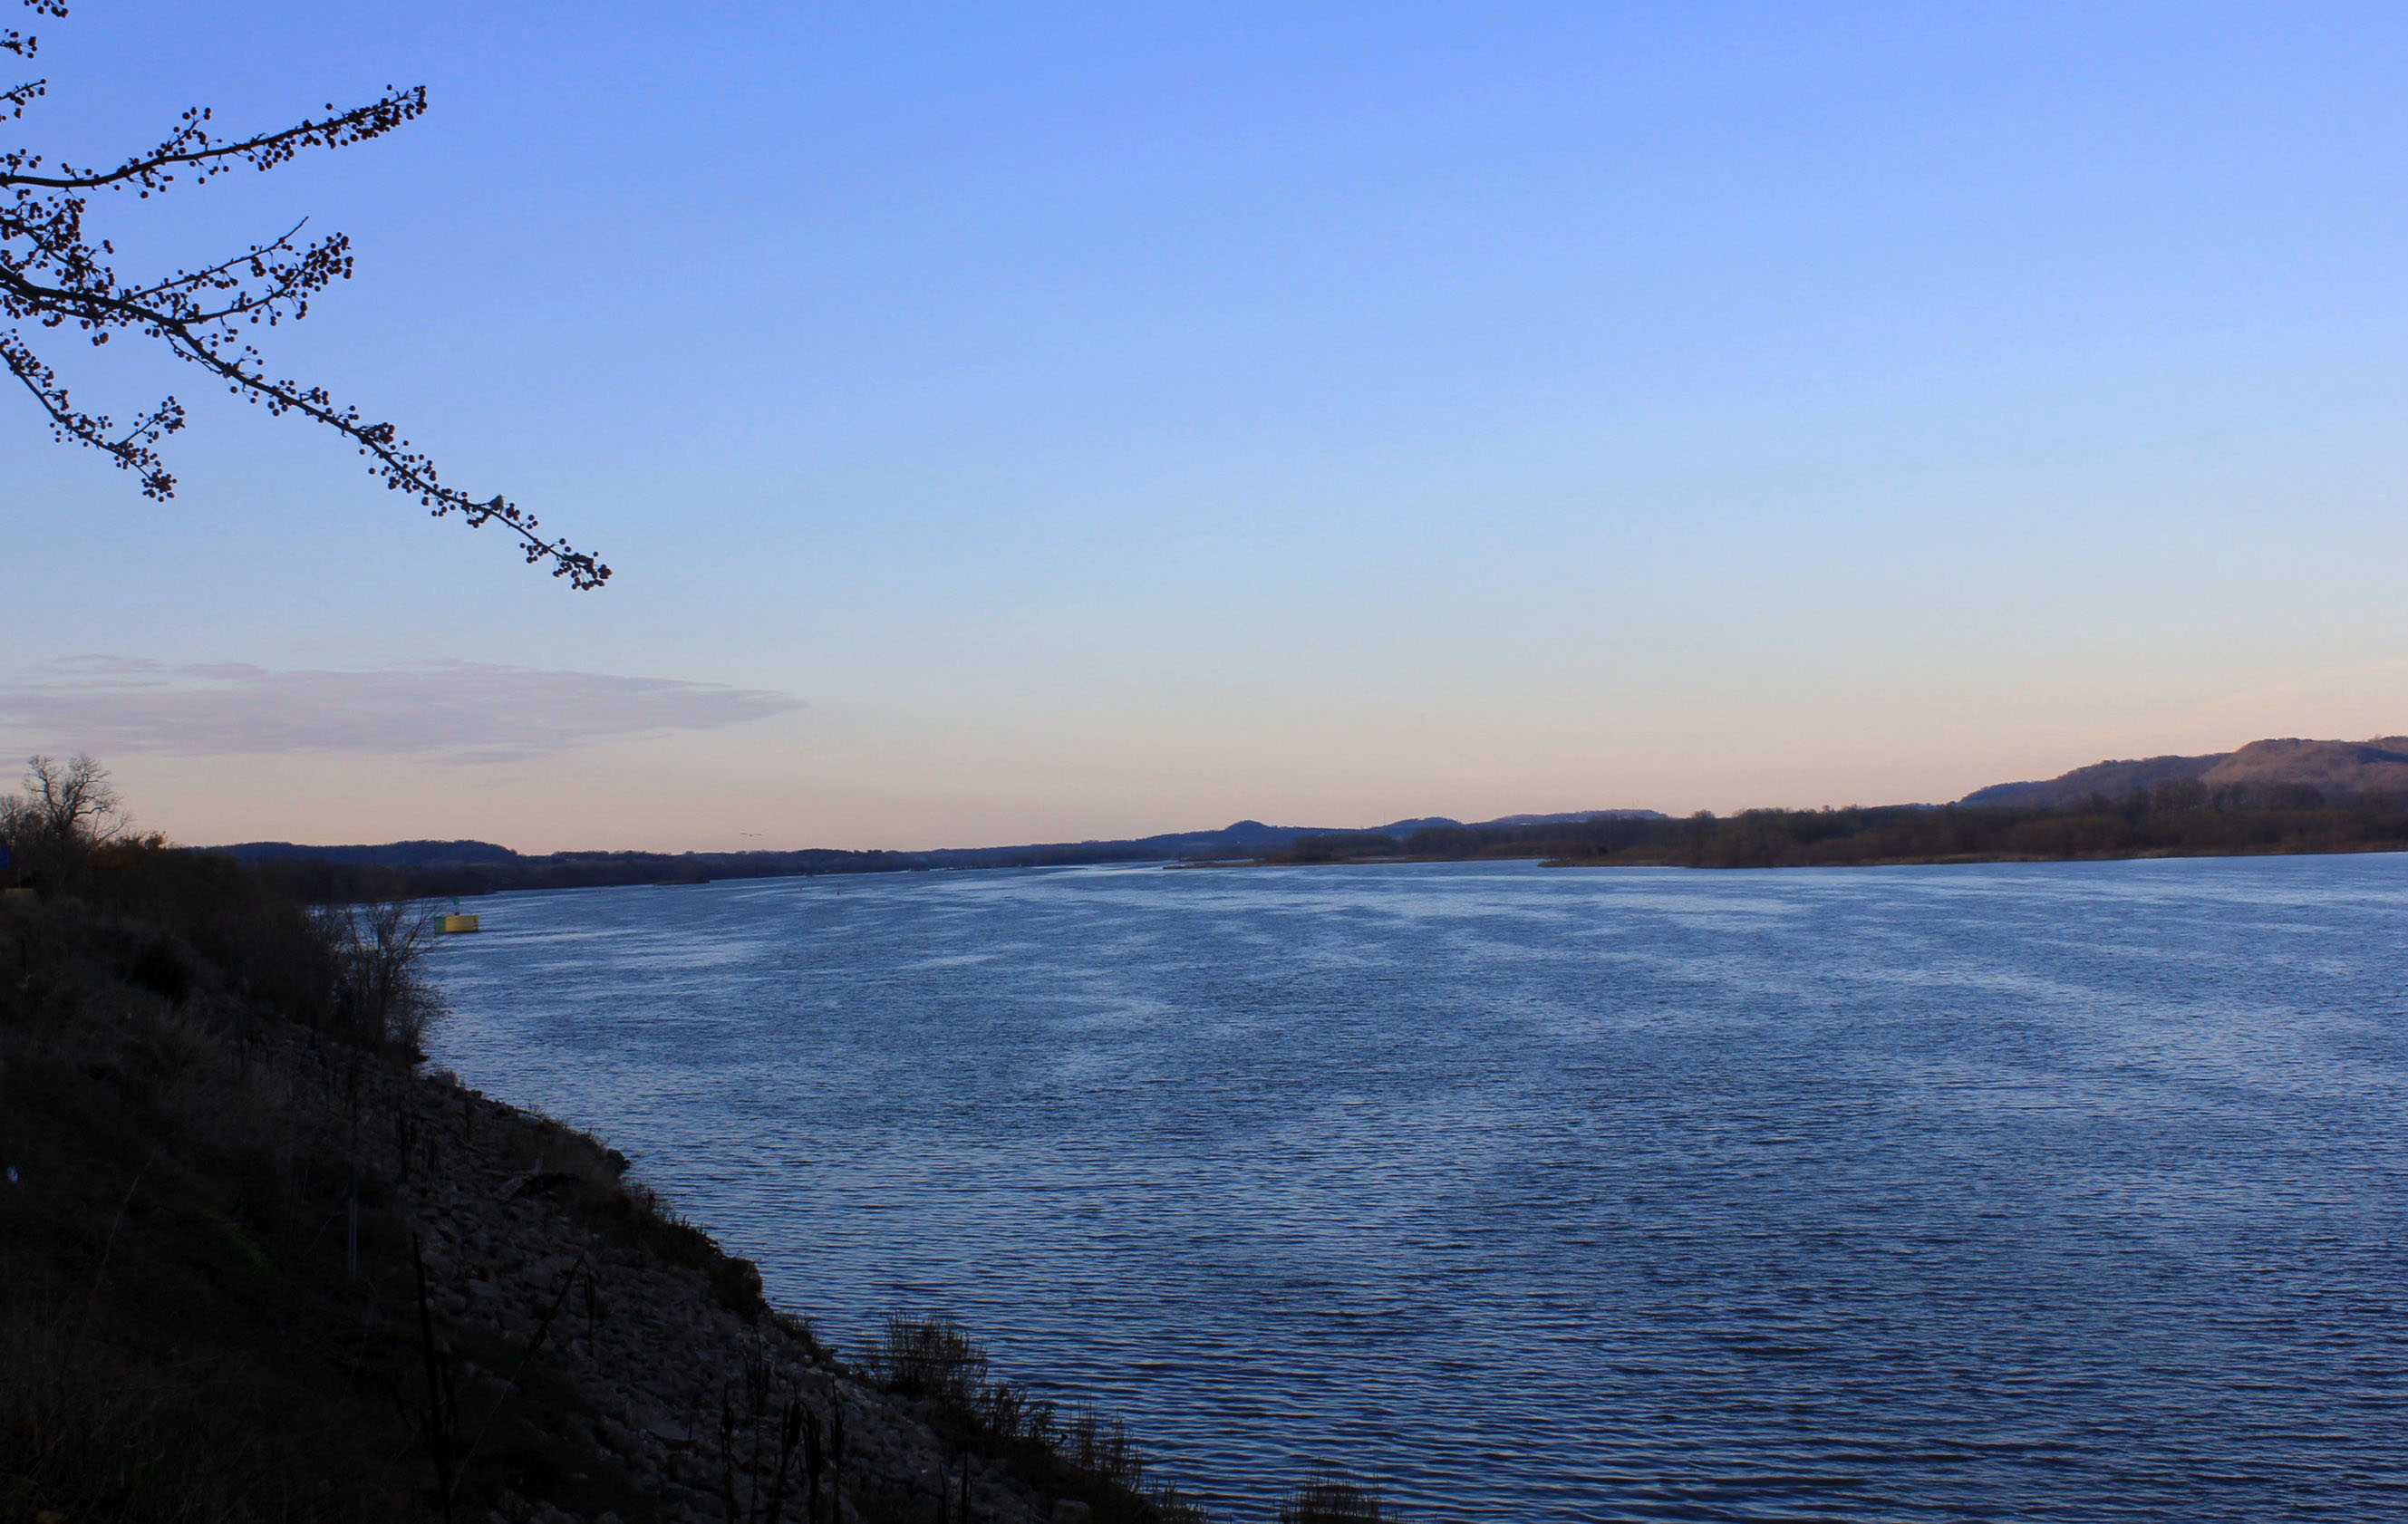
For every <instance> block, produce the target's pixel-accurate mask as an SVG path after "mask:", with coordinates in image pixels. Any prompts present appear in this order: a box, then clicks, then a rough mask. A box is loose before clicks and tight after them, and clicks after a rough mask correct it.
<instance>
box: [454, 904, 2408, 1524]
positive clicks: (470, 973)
mask: <svg viewBox="0 0 2408 1524" xmlns="http://www.w3.org/2000/svg"><path fill="white" fill-rule="evenodd" d="M479 908H480V912H481V913H482V915H483V919H484V922H485V925H486V927H487V928H488V930H487V932H486V933H485V934H483V935H482V936H480V937H475V938H466V937H464V938H456V939H452V940H451V941H449V942H447V943H445V944H444V945H443V947H441V949H440V951H439V955H438V960H437V965H438V966H437V975H438V977H439V978H440V979H441V981H442V983H443V985H444V987H445V990H446V992H447V994H448V995H449V997H450V999H451V1001H452V1006H453V1009H454V1012H455V1016H454V1018H453V1020H452V1024H451V1025H450V1026H449V1027H448V1028H447V1029H446V1030H445V1031H444V1032H443V1033H441V1035H440V1038H439V1040H438V1043H437V1047H438V1050H439V1051H438V1058H439V1060H440V1061H443V1062H445V1063H448V1064H450V1065H452V1067H454V1068H456V1069H457V1070H459V1072H460V1073H461V1074H462V1075H465V1076H466V1077H467V1078H469V1079H470V1080H471V1081H472V1082H473V1083H476V1084H479V1085H480V1086H482V1087H484V1088H487V1089H489V1090H495V1092H497V1093H500V1094H503V1095H507V1096H509V1097H511V1098H512V1099H515V1100H519V1101H522V1102H523V1103H525V1104H533V1105H536V1106H539V1107H541V1108H542V1109H544V1110H547V1111H550V1112H552V1113H553V1114H554V1115H556V1116H560V1117H562V1118H566V1119H568V1120H571V1121H574V1122H577V1123H580V1124H581V1125H586V1126H591V1127H594V1128H595V1129H596V1130H598V1131H601V1132H604V1133H606V1134H607V1135H609V1137H610V1138H611V1139H612V1140H613V1141H614V1142H615V1143H617V1144H618V1145H619V1146H620V1147H624V1148H625V1149H627V1151H628V1152H630V1153H631V1154H632V1155H633V1156H634V1157H635V1158H636V1160H637V1161H638V1171H639V1173H640V1174H642V1175H644V1176H645V1177H646V1178H648V1179H650V1180H652V1182H654V1183H655V1184H657V1185H660V1186H661V1187H663V1188H664V1189H667V1191H669V1192H670V1193H671V1194H672V1195H673V1196H674V1197H675V1198H676V1199H677V1201H678V1202H679V1204H681V1206H682V1207H684V1208H685V1209H687V1210H689V1211H690V1212H692V1213H693V1215H695V1217H696V1218H699V1219H700V1220H702V1221H703V1222H705V1223H706V1224H707V1225H709V1226H710V1228H711V1229H712V1230H713V1231H714V1232H718V1233H719V1234H720V1235H721V1236H722V1237H723V1238H724V1239H725V1240H727V1241H729V1242H731V1243H732V1244H734V1245H735V1246H738V1247H739V1248H740V1249H741V1250H743V1251H745V1252H750V1253H753V1254H756V1255H758V1256H759V1257H761V1258H762V1260H763V1261H764V1262H765V1268H766V1270H767V1274H768V1275H769V1278H770V1287H771V1290H772V1293H773V1294H774V1295H775V1296H777V1297H778V1298H779V1299H780V1300H781V1302H782V1303H786V1304H788V1305H790V1306H793V1307H795V1308H796V1309H798V1310H801V1311H804V1312H808V1313H810V1315H811V1316H813V1317H815V1318H816V1319H817V1320H818V1322H819V1323H820V1325H821V1326H822V1327H823V1328H824V1329H826V1330H827V1331H829V1332H831V1333H832V1334H833V1335H834V1336H835V1337H836V1338H837V1339H838V1340H839V1342H840V1343H847V1342H850V1343H856V1344H857V1343H858V1341H859V1340H860V1339H861V1338H862V1337H863V1336H865V1335H866V1334H867V1332H868V1331H869V1329H870V1328H872V1327H873V1326H874V1324H875V1320H876V1318H877V1317H878V1316H879V1315H881V1314H882V1313H883V1312H885V1311H887V1310H890V1309H907V1308H908V1309H912V1310H942V1311H947V1312H950V1313H952V1314H953V1315H954V1316H956V1317H960V1318H962V1319H963V1320H964V1321H965V1322H966V1323H968V1325H970V1326H971V1327H972V1328H973V1329H974V1330H976V1331H977V1332H980V1333H981V1335H982V1337H983V1338H984V1339H985V1340H986V1342H988V1344H989V1345H990V1346H992V1348H993V1350H994V1353H995V1356H996V1363H997V1364H998V1366H999V1367H1000V1368H1002V1369H1004V1370H1006V1371H1009V1372H1010V1373H1011V1374H1016V1375H1018V1376H1022V1377H1025V1378H1027V1379H1030V1380H1031V1381H1033V1382H1034V1383H1035V1384H1037V1385H1038V1386H1039V1387H1040V1388H1042V1389H1044V1390H1046V1391H1047V1392H1048V1393H1049V1394H1051V1395H1054V1396H1055V1397H1057V1398H1059V1399H1061V1400H1063V1401H1065V1402H1067V1403H1079V1404H1086V1403H1092V1404H1094V1405H1096V1406H1097V1407H1100V1408H1102V1409H1104V1410H1106V1411H1108V1412H1113V1413H1117V1414H1120V1415H1122V1416H1125V1417H1127V1418H1128V1419H1129V1420H1130V1422H1131V1425H1132V1427H1133V1428H1134V1429H1135V1430H1136V1431H1138V1433H1139V1434H1140V1437H1141V1439H1142V1440H1143V1442H1144V1443H1145V1444H1146V1445H1147V1446H1148V1448H1149V1450H1150V1452H1151V1453H1153V1454H1154V1455H1155V1456H1156V1457H1157V1458H1159V1460H1160V1462H1161V1464H1162V1466H1163V1468H1164V1469H1165V1470H1166V1471H1167V1472H1168V1473H1169V1474H1173V1475H1175V1476H1176V1477H1177V1478H1179V1479H1180V1480H1181V1481H1182V1482H1183V1485H1186V1486H1188V1487H1189V1488H1190V1489H1191V1490H1194V1491H1197V1492H1198V1493H1200V1494H1202V1495H1203V1497H1204V1498H1205V1499H1206V1501H1207V1502H1208V1503H1211V1504H1212V1505H1213V1507H1214V1510H1215V1512H1216V1514H1218V1515H1221V1516H1224V1517H1238V1518H1249V1517H1268V1516H1269V1504H1270V1503H1271V1501H1272V1500H1274V1499H1275V1498H1276V1497H1277V1496H1278V1495H1279V1494H1280V1492H1282V1491H1283V1489H1284V1488H1286V1487H1288V1486H1289V1485H1292V1484H1293V1483H1294V1482H1295V1481H1297V1480H1298V1479H1300V1478H1302V1477H1303V1476H1305V1475H1307V1474H1312V1473H1314V1472H1317V1471H1320V1470H1323V1469H1326V1468H1330V1467H1336V1468H1340V1469H1342V1470H1345V1471H1348V1472H1352V1473H1355V1474H1368V1475H1372V1476H1376V1477H1379V1478H1381V1479H1382V1480H1383V1485H1384V1487H1385V1488H1386V1490H1388V1491H1389V1492H1390V1493H1391V1495H1392V1496H1394V1497H1396V1498H1398V1499H1399V1500H1401V1501H1402V1502H1404V1503H1407V1504H1408V1505H1409V1506H1411V1507H1412V1509H1414V1510H1415V1511H1416V1512H1418V1513H1420V1514H1421V1515H1422V1516H1423V1517H1481V1518H1491V1519H1508V1518H1512V1519H1533V1520H1537V1519H1547V1520H1555V1519H1728V1520H1747V1521H1758V1520H1774V1519H1779V1520H1806V1519H1848V1520H1865V1519H1883V1520H1941V1519H1984V1518H1999V1519H2015V1520H2069V1521H2071V1520H2110V1519H2123V1518H2131V1519H2153V1520H2155V1519H2170V1518H2180V1519H2186V1520H2202V1521H2207V1520H2236V1521H2238V1520H2258V1519H2267V1518H2276V1517H2280V1518H2296V1519H2322V1518H2330V1519H2350V1520H2365V1519H2372V1518H2377V1517H2403V1515H2408V1495H2403V1490H2408V1488H2403V1482H2402V1478H2403V1476H2408V1440H2403V1437H2402V1436H2403V1433H2404V1432H2408V1430H2404V1429H2403V1419H2408V1233H2403V1232H2402V1230H2403V1228H2408V1207H2403V1205H2402V1203H2403V1202H2408V1195H2403V1189H2402V1188H2403V1186H2408V1126H2403V1123H2408V1100H2403V1096H2408V1090H2403V1087H2402V1083H2401V1082H2402V1080H2403V1078H2408V979H2403V977H2402V976H2403V973H2408V970H2403V968H2402V962H2403V958H2402V949H2403V946H2408V944H2403V939H2402V933H2403V931H2408V859H2403V858H2374V857H2366V858H2329V859H2271V860H2258V861H2248V862H2151V863H2112V864H2087V865H2057V866H1991V867H1980V868H1945V869H1909V870H1868V871H1841V872H1812V873H1776V874H1747V875H1711V874H1684V873H1677V872H1670V871H1662V872H1657V871H1643V870H1642V871H1618V872H1603V873H1581V872H1542V871H1540V870H1537V869H1534V868H1531V867H1528V866H1527V865H1521V864H1506V865H1434V866H1404V867H1382V868H1373V869H1329V870H1312V871H1297V872H1236V871H1233V872H1221V873H1163V872H1159V871H1154V870H1130V869H1099V870H1098V869H1087V870H1068V871H1062V870H1055V871H1042V872H1028V873H984V874H958V875H955V874H943V875H911V876H886V877H878V878H828V879H812V880H784V881H777V882H757V883H748V884H725V885H710V886H701V887H688V888H678V889H630V890H581V891H576V892H571V893H557V894H527V895H509V896H502V897H497V898H495V899H493V900H490V901H486V902H483V903H482V904H480V907H479Z"/></svg>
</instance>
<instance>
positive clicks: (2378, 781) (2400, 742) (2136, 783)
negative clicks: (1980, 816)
mask: <svg viewBox="0 0 2408 1524" xmlns="http://www.w3.org/2000/svg"><path fill="white" fill-rule="evenodd" d="M2184 778H2196V779H2198V780H2199V782H2200V784H2201V785H2203V786H2204V787H2205V788H2207V789H2208V790H2210V791H2211V792H2214V791H2217V790H2243V791H2252V792H2256V793H2259V794H2264V795H2272V794H2273V793H2274V792H2275V791H2277V790H2291V791H2295V792H2296V791H2297V790H2306V789H2313V790H2315V791H2316V792H2317V793H2319V794H2321V795H2323V796H2324V797H2325V798H2327V799H2334V800H2339V799H2357V798H2363V797H2365V796H2367V795H2369V794H2391V795H2400V796H2408V735H2385V736H2377V737H2375V738H2374V739H2373V740H2371V741H2302V740H2297V739H2289V738H2286V739H2281V740H2270V741H2252V742H2250V743H2249V744H2248V745H2247V746H2244V747H2243V748H2240V749H2239V750H2237V751H2217V752H2212V753H2210V754H2208V755H2206V756H2202V757H2147V758H2143V759H2141V760H2139V761H2135V762H2093V763H2091V764H2090V765H2089V766H2087V767H2077V768H2075V769H2074V770H2073V771H2072V772H2071V773H2065V774H2061V775H2059V776H2057V777H2053V778H2043V779H2041V780H2039V781H2037V782H2031V783H1994V784H1992V785H1990V786H1989V787H1988V788H1986V789H1976V790H1973V791H1972V792H1971V793H1969V794H1967V795H1966V796H1965V797H1964V798H1963V799H1962V800H1960V801H1959V803H1960V804H1965V805H1992V806H2001V807H2010V806H2011V807H2014V808H2021V809H2058V808H2062V807H2064V806H2065V805H2075V804H2079V803H2081V802H2082V801H2083V800H2085V799H2087V798H2089V797H2090V796H2092V795H2093V794H2098V795H2100V796H2103V797H2105V798H2107V799H2111V800H2114V799H2127V798H2129V797H2131V796H2132V795H2134V794H2137V793H2146V792H2147V791H2148V790H2150V789H2152V788H2154V787H2155V786H2157V784H2159V783H2163V782H2167V781H2170V780H2176V779H2184Z"/></svg>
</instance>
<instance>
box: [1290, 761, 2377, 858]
mask: <svg viewBox="0 0 2408 1524" xmlns="http://www.w3.org/2000/svg"><path fill="white" fill-rule="evenodd" d="M2400 850H2408V807H2403V806H2402V804H2401V801H2399V800H2397V799H2394V798H2391V797H2389V796H2386V795H2382V794H2368V795H2362V796H2348V797H2340V798H2336V797H2330V796H2329V795H2327V794H2326V793H2325V792H2323V791H2322V790H2317V789H2314V788H2308V787H2304V786H2300V785H2283V786H2278V787H2273V788H2259V787H2244V788H2232V789H2220V790H2211V789H2209V788H2208V787H2207V786H2206V785H2204V784H2202V783H2201V782H2200V781H2199V780H2198V779H2196V778H2174V779H2168V780H2166V781H2163V782H2160V783H2158V784H2157V785H2156V786H2154V787H2152V788H2150V789H2148V790H2144V791H2142V792H2137V793H2133V794H2130V795H2128V796H2126V797H2123V798H2120V799H2110V798H2107V797H2105V796H2103V795H2096V794H2094V795H2092V796H2091V797H2089V798H2087V799H2085V800H2082V801H2080V802H2079V803H2076V804H2073V805H2065V806H2062V807H2058V808H1999V807H1980V806H1966V805H1937V806H1934V805H1881V806H1874V807H1860V806H1849V807H1847V808H1841V809H1811V810H1802V809H1800V810H1790V809H1757V810H1748V811H1745V812H1743V813H1742V814H1738V815H1731V816H1716V815H1714V814H1713V813H1712V812H1711V811H1701V812H1699V814H1696V815H1693V816H1690V817H1688V818H1687V819H1590V820H1578V821H1570V822H1563V823H1546V824H1540V825H1526V826H1441V827H1433V828H1430V829H1427V830H1423V831H1416V832H1413V833H1410V834H1408V835H1405V836H1402V837H1398V836H1391V835H1386V834H1383V833H1378V832H1360V833H1357V832H1346V833H1334V834H1328V835H1320V836H1308V837H1306V838H1304V839H1303V840H1301V841H1298V842H1296V843H1294V844H1293V845H1292V846H1290V847H1287V848H1286V849H1285V850H1283V851H1280V852H1276V853H1272V854H1269V855H1268V856H1266V857H1264V858H1263V859H1262V860H1261V861H1262V862H1267V863H1281V864H1305V863H1325V862H1382V861H1387V862H1396V861H1420V862H1457V861H1475V860H1480V859H1508V858H1534V857H1535V858H1541V859H1544V860H1545V861H1547V862H1550V863H1553V864H1558V865H1566V866H1604V865H1612V866H1662V867H1683V868H1803V867H1837V866H1842V865H1848V864H1859V865H1861V864H1871V863H1904V862H2018V861H2070V860H2082V859H2100V858H2127V857H2216V856H2228V855H2244V854H2253V855H2254V854H2265V855H2278V854H2286V853H2318V852H2379V851H2400Z"/></svg>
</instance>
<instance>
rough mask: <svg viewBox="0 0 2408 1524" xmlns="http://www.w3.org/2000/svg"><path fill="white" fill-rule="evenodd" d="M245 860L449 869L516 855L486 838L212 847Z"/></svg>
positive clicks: (515, 859) (253, 843) (248, 843)
mask: <svg viewBox="0 0 2408 1524" xmlns="http://www.w3.org/2000/svg"><path fill="white" fill-rule="evenodd" d="M209 850H211V851H213V852H223V853H225V854H226V855H227V856H228V857H236V858H240V859H242V861H244V862H289V861H293V860H296V859H298V860H306V861H308V862H335V863H339V864H341V865H342V866H344V867H347V868H450V867H457V866H459V865H460V864H462V863H466V862H518V861H520V859H519V854H518V853H516V852H513V851H511V850H510V849H509V847H497V846H495V844H494V843H492V842H489V841H389V842H386V843H384V844H383V845H382V846H379V847H303V846H299V845H297V844H295V843H294V842H289V841H245V842H236V843H235V844H234V845H233V846H232V847H211V848H209Z"/></svg>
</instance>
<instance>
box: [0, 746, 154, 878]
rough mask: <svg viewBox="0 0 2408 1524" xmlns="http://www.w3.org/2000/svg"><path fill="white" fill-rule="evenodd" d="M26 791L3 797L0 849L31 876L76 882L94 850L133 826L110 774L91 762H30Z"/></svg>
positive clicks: (0, 797) (38, 759) (47, 759)
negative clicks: (14, 859) (4, 849)
mask: <svg viewBox="0 0 2408 1524" xmlns="http://www.w3.org/2000/svg"><path fill="white" fill-rule="evenodd" d="M23 787H24V790H25V791H24V792H23V793H22V794H0V845H6V846H7V847H8V848H9V849H10V854H11V855H12V856H14V857H16V858H18V859H21V860H22V862H21V871H22V872H23V873H25V874H27V875H28V876H34V877H36V878H42V879H46V880H50V881H65V880H69V879H72V878H73V877H74V876H76V873H77V870H78V869H79V868H80V867H81V866H82V865H83V861H84V859H85V858H87V857H89V856H91V855H92V851H93V848H94V847H99V846H101V845H102V844H103V843H105V842H110V841H114V840H116V839H117V838H118V837H119V836H121V835H122V834H124V833H125V828H126V826H127V824H128V823H129V821H128V820H127V818H126V814H125V805H124V801H123V800H122V799H121V798H120V797H119V796H118V792H117V789H116V786H115V785H113V784H111V783H110V782H109V781H108V768H106V767H103V766H101V765H100V763H98V762H94V761H93V760H92V759H91V758H90V757H85V756H78V757H76V758H74V759H73V760H71V761H68V762H60V761H58V760H57V759H56V758H53V757H44V756H39V755H36V756H32V757H28V758H26V759H25V779H24V784H23Z"/></svg>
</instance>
